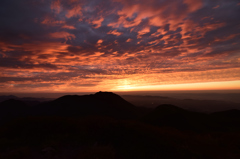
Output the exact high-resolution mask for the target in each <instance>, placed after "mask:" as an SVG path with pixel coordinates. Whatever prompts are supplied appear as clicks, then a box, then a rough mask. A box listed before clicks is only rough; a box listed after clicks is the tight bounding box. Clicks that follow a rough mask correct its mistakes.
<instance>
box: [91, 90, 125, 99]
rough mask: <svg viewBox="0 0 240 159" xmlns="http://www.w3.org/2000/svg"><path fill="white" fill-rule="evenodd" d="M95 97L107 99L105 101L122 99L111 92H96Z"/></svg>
mask: <svg viewBox="0 0 240 159" xmlns="http://www.w3.org/2000/svg"><path fill="white" fill-rule="evenodd" d="M94 96H95V97H98V98H101V99H107V100H116V99H121V100H123V99H122V97H120V96H119V95H117V94H114V93H112V92H102V91H100V92H97V93H95V94H94Z"/></svg>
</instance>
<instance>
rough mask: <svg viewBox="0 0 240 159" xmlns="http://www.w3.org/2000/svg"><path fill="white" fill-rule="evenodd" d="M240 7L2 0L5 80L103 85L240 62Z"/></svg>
mask: <svg viewBox="0 0 240 159" xmlns="http://www.w3.org/2000/svg"><path fill="white" fill-rule="evenodd" d="M239 13H240V7H239V2H238V0H231V1H227V0H221V1H217V0H212V1H209V0H162V1H159V0H150V1H145V0H132V1H129V0H90V1H86V0H80V1H79V0H68V1H67V0H51V1H47V0H41V1H37V0H34V1H32V0H22V1H17V0H9V1H1V2H0V15H1V16H0V22H1V25H0V69H1V70H2V74H1V77H0V81H2V83H4V82H6V83H9V82H10V83H11V82H15V84H16V83H17V84H19V85H18V86H20V85H21V84H24V82H31V80H32V81H33V82H34V81H35V82H36V81H38V80H40V81H39V82H40V83H41V82H42V83H44V82H49V81H54V82H56V83H58V82H59V81H65V82H66V81H69V83H72V85H74V84H76V83H78V86H88V85H89V86H91V85H92V86H97V85H99V84H101V81H103V80H106V79H107V78H109V79H111V80H115V79H114V78H112V76H117V75H118V76H122V77H124V76H125V75H133V76H135V75H137V74H138V75H142V74H149V75H150V74H157V73H158V74H159V75H161V74H167V73H169V72H171V73H174V72H176V73H179V72H191V71H192V72H196V71H206V72H208V71H211V70H216V69H218V70H222V69H231V68H239V67H240V60H239V59H240V54H239V51H240V47H239V46H240V44H239V40H238V39H239V38H240V34H239V27H240V23H239V16H238V15H239ZM12 72H14V73H15V74H16V76H13V75H11V76H9V74H11V73H12ZM22 72H26V73H27V74H29V77H26V75H24V73H22ZM35 72H42V74H41V73H40V74H39V73H38V74H37V75H36V74H34V73H35ZM47 72H48V73H47ZM216 74H217V73H216ZM96 76H102V77H104V78H100V77H98V78H99V81H98V82H96V83H94V82H93V81H91V80H89V79H95V78H96ZM87 78H89V79H88V80H86V79H87ZM197 78H198V80H199V81H201V80H202V81H205V80H206V78H205V77H202V78H201V76H197ZM81 79H84V80H81ZM229 79H232V77H231V75H229ZM194 80H196V79H194ZM87 82H89V83H87ZM91 82H92V83H91ZM169 82H171V81H169ZM110 83H111V82H110ZM76 85H77V84H76ZM36 86H37V85H36ZM111 86H113V85H111ZM26 87H27V86H26ZM29 87H30V86H29ZM59 87H60V86H59ZM109 87H110V84H109Z"/></svg>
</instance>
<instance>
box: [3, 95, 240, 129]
mask: <svg viewBox="0 0 240 159" xmlns="http://www.w3.org/2000/svg"><path fill="white" fill-rule="evenodd" d="M9 97H10V98H13V99H8V100H5V101H3V102H1V103H0V119H2V120H5V119H12V118H19V117H26V116H62V117H81V116H107V117H111V118H114V119H128V120H129V119H131V120H140V121H142V122H145V123H148V124H151V125H157V126H167V127H174V128H177V129H183V130H185V129H189V130H200V129H201V130H204V129H207V130H208V129H211V128H212V129H215V128H217V127H221V128H222V127H229V125H232V126H233V127H237V128H238V125H237V123H238V122H239V121H240V110H235V109H229V110H227V111H221V112H215V113H212V114H205V113H200V112H194V111H191V110H187V109H183V108H180V107H177V106H174V105H171V104H162V105H160V106H157V107H155V108H145V107H136V106H134V105H133V104H131V103H129V102H128V101H126V100H124V99H123V98H122V97H120V96H119V95H117V94H114V93H111V92H98V93H95V94H91V95H82V96H78V95H66V96H63V97H60V98H58V99H55V100H52V101H46V100H43V101H45V102H38V101H36V100H35V99H31V98H21V99H19V98H16V97H15V96H6V97H5V98H9ZM145 98H146V97H145ZM149 98H152V97H149ZM163 99H169V98H163ZM193 101H195V102H197V100H191V102H193ZM33 104H35V105H33ZM193 104H194V103H193ZM195 104H196V105H198V104H199V103H195ZM193 107H195V105H193ZM202 107H208V108H211V107H214V105H209V103H208V105H202ZM230 108H231V107H230ZM233 121H234V122H235V124H234V122H233ZM221 124H222V125H224V126H220V125H221Z"/></svg>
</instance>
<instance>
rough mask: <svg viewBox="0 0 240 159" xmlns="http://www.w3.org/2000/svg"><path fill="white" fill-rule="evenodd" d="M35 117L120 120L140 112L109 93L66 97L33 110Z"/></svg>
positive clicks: (131, 117)
mask: <svg viewBox="0 0 240 159" xmlns="http://www.w3.org/2000/svg"><path fill="white" fill-rule="evenodd" d="M33 111H34V113H35V114H37V115H58V116H59V115H60V116H86V115H99V116H110V117H114V118H120V119H133V118H136V117H138V116H140V115H141V111H139V109H138V108H137V107H135V106H134V105H132V104H131V103H129V102H127V101H125V100H124V99H123V98H121V97H120V96H118V95H116V94H114V93H111V92H98V93H96V94H91V95H83V96H79V95H66V96H63V97H60V98H58V99H56V100H54V101H51V102H47V103H43V104H40V105H38V106H37V107H35V108H34V110H33Z"/></svg>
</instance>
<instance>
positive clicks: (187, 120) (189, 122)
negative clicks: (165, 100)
mask: <svg viewBox="0 0 240 159" xmlns="http://www.w3.org/2000/svg"><path fill="white" fill-rule="evenodd" d="M141 120H142V121H143V122H145V123H148V124H151V125H156V126H164V127H173V128H177V129H180V130H196V131H202V130H205V129H206V125H205V123H206V120H207V115H205V114H201V113H197V112H190V111H188V110H184V109H182V108H179V107H176V106H174V105H170V104H163V105H160V106H158V107H157V108H155V109H154V110H153V111H152V112H150V113H149V114H148V115H146V116H145V117H143V118H142V119H141Z"/></svg>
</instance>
